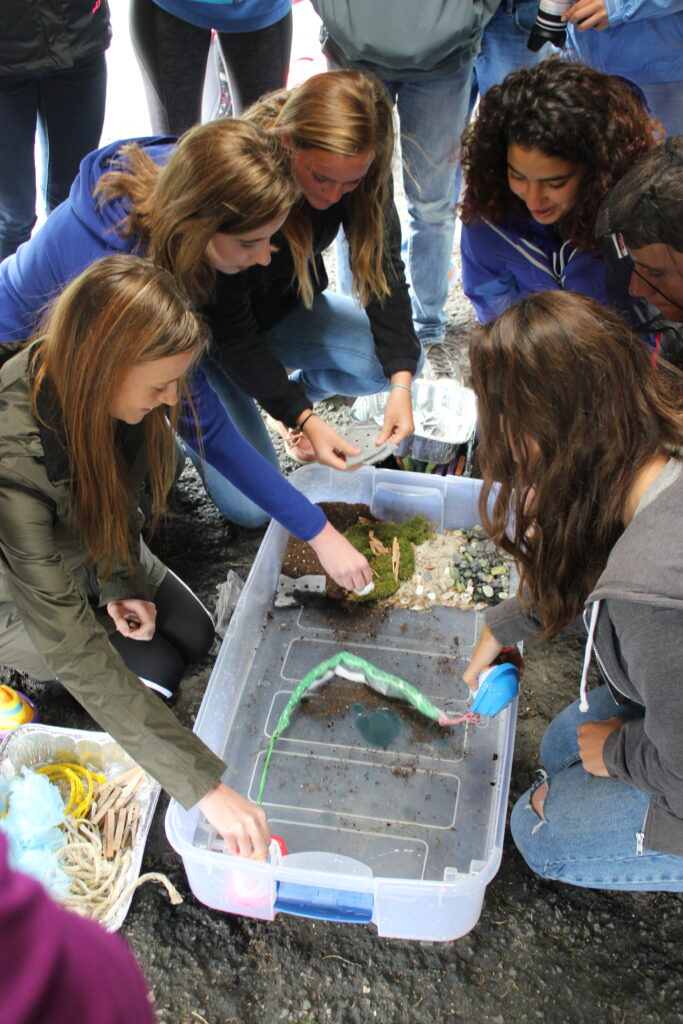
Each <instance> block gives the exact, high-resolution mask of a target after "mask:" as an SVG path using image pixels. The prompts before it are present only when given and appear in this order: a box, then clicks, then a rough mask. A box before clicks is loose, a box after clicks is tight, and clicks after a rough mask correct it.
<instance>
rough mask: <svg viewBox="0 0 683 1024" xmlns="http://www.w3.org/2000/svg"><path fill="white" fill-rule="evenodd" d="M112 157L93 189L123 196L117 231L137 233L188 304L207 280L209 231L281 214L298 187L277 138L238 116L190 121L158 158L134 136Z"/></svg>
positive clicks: (232, 230)
mask: <svg viewBox="0 0 683 1024" xmlns="http://www.w3.org/2000/svg"><path fill="white" fill-rule="evenodd" d="M117 164H118V166H117V167H116V169H113V170H111V171H107V172H105V174H103V175H102V177H101V178H100V180H99V181H98V183H97V187H96V189H95V194H96V196H98V197H99V199H100V202H102V203H104V202H105V201H107V200H111V199H121V198H123V199H127V200H128V202H129V204H130V210H129V212H128V215H127V216H126V217H125V219H124V221H123V222H122V224H121V225H120V227H119V231H120V234H121V235H122V236H123V237H124V238H126V237H131V236H136V237H138V238H139V239H140V242H141V250H142V249H144V251H145V255H147V256H149V258H150V259H152V260H154V262H155V263H157V264H158V265H159V266H161V267H165V269H166V270H169V271H170V272H171V273H172V274H173V275H174V277H176V278H177V279H178V280H179V281H180V282H181V283H182V285H183V287H184V288H185V290H186V291H187V293H188V295H189V296H190V298H191V299H192V300H193V302H194V303H195V304H196V305H202V304H203V303H205V302H206V301H208V300H209V299H210V298H211V295H212V292H213V288H214V283H215V271H214V269H213V267H212V266H211V264H210V263H209V261H208V259H207V256H206V246H207V245H208V243H209V240H210V239H211V237H212V236H213V235H214V234H216V232H219V231H220V232H225V233H226V234H239V233H240V232H245V231H254V230H257V229H258V228H260V227H262V226H263V225H264V224H267V223H268V222H269V221H272V220H276V219H278V218H279V217H281V216H283V215H285V214H287V213H288V212H289V210H290V209H291V207H292V205H293V204H294V203H295V202H296V201H297V200H298V199H299V197H300V195H301V190H300V189H299V187H298V185H297V184H296V183H295V181H294V180H293V179H292V176H291V173H290V169H289V162H288V160H287V157H286V154H284V153H283V152H282V150H281V148H280V146H279V144H278V143H277V140H276V139H274V138H273V137H272V136H269V135H268V134H267V133H266V132H264V131H262V130H261V129H260V128H259V127H258V126H257V125H254V124H245V123H244V122H242V121H235V120H223V121H210V122H209V123H208V124H203V125H197V126H195V127H194V128H191V129H190V130H189V131H188V132H186V133H185V134H184V135H183V136H181V138H180V139H179V140H178V143H177V145H176V146H175V148H174V149H173V152H172V153H171V156H170V159H169V161H168V163H167V164H166V165H164V166H159V165H158V164H156V163H155V162H154V161H153V160H152V158H151V157H150V155H149V153H148V152H147V151H146V150H145V149H143V148H142V147H141V146H139V145H138V144H137V143H128V144H127V145H125V146H122V147H121V150H120V152H119V153H118V160H117Z"/></svg>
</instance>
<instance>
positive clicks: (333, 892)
mask: <svg viewBox="0 0 683 1024" xmlns="http://www.w3.org/2000/svg"><path fill="white" fill-rule="evenodd" d="M373 905H374V896H373V894H372V893H371V892H353V891H348V890H345V889H324V888H321V887H320V886H317V885H299V884H298V883H296V882H278V883H277V898H276V900H275V908H274V909H275V910H276V911H280V912H281V913H283V914H292V915H293V916H294V917H312V918H315V919H316V920H318V921H346V922H350V923H351V924H354V923H355V924H368V923H369V922H370V921H372V910H373Z"/></svg>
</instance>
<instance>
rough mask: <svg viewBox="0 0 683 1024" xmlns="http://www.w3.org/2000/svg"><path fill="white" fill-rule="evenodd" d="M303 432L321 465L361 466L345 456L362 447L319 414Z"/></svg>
mask: <svg viewBox="0 0 683 1024" xmlns="http://www.w3.org/2000/svg"><path fill="white" fill-rule="evenodd" d="M303 432H304V434H305V435H306V437H307V438H308V440H309V441H310V442H311V444H312V445H313V450H314V452H315V456H316V459H317V460H318V462H319V463H320V465H321V466H330V467H331V468H332V469H341V470H342V471H346V470H349V469H358V468H359V467H360V463H358V466H349V465H347V463H346V458H345V456H346V455H349V456H351V455H360V448H357V447H356V445H355V444H351V442H350V441H347V440H346V438H344V437H342V436H341V434H338V433H337V431H336V430H335V429H334V427H332V426H330V424H329V423H326V422H325V420H323V419H321V418H320V416H318V415H317V414H316V415H315V416H311V418H310V419H309V420H308V422H307V423H306V426H305V427H304V428H303ZM330 575H331V574H330Z"/></svg>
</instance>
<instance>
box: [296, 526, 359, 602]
mask: <svg viewBox="0 0 683 1024" xmlns="http://www.w3.org/2000/svg"><path fill="white" fill-rule="evenodd" d="M309 544H310V545H311V547H312V548H313V550H314V551H315V553H316V555H317V556H318V558H319V560H320V564H321V565H322V567H323V569H324V570H325V572H326V573H327V575H328V576H331V577H332V579H333V580H334V581H335V583H338V584H339V586H340V587H344V589H345V590H362V589H363V587H365V586H366V585H367V584H368V583H370V581H371V580H372V570H371V569H370V566H369V564H368V560H367V558H366V557H365V555H362V554H361V553H360V551H356V549H355V548H354V546H353V544H351V543H350V541H348V540H347V539H346V537H342V535H341V533H340V532H339V530H335V528H334V526H332V523H326V524H325V526H324V527H323V528H322V530H321V531H320V533H318V534H316V536H315V537H314V538H313V540H310V541H309Z"/></svg>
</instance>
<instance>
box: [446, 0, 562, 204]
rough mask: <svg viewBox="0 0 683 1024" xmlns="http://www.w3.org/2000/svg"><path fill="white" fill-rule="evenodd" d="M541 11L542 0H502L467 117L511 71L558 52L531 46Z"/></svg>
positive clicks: (486, 34) (485, 41) (488, 31)
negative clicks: (517, 1) (516, 0)
mask: <svg viewBox="0 0 683 1024" xmlns="http://www.w3.org/2000/svg"><path fill="white" fill-rule="evenodd" d="M537 13H538V0H524V2H523V3H520V4H518V5H517V7H515V8H513V6H512V0H502V2H501V5H500V7H499V8H498V10H497V11H496V13H495V14H494V15H493V17H492V18H491V20H490V22H489V23H488V25H487V26H486V28H485V29H484V31H483V33H482V37H481V50H480V51H479V55H478V56H477V59H476V60H475V62H474V74H473V75H472V90H471V92H470V99H469V107H468V110H467V121H468V122H469V120H470V118H471V117H472V112H473V111H474V108H475V106H476V103H477V100H478V99H479V97H480V96H483V95H484V93H485V92H488V90H489V89H490V88H491V86H492V85H498V84H499V83H500V82H502V81H503V79H504V78H505V76H506V75H509V74H510V72H511V71H517V69H518V68H522V67H531V66H532V65H534V64H538V63H539V62H540V61H542V60H545V59H546V57H549V56H550V55H551V54H552V53H554V52H556V51H555V47H554V46H552V45H551V44H550V43H546V44H545V46H542V47H541V49H540V50H539V51H538V53H533V52H532V51H531V50H530V49H529V48H528V47H527V45H526V44H527V39H528V38H529V32H530V31H531V29H532V27H533V24H534V21H535V20H536V15H537ZM461 182H462V166H461V164H458V170H457V174H456V181H455V196H456V201H457V199H459V197H460V188H461Z"/></svg>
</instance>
